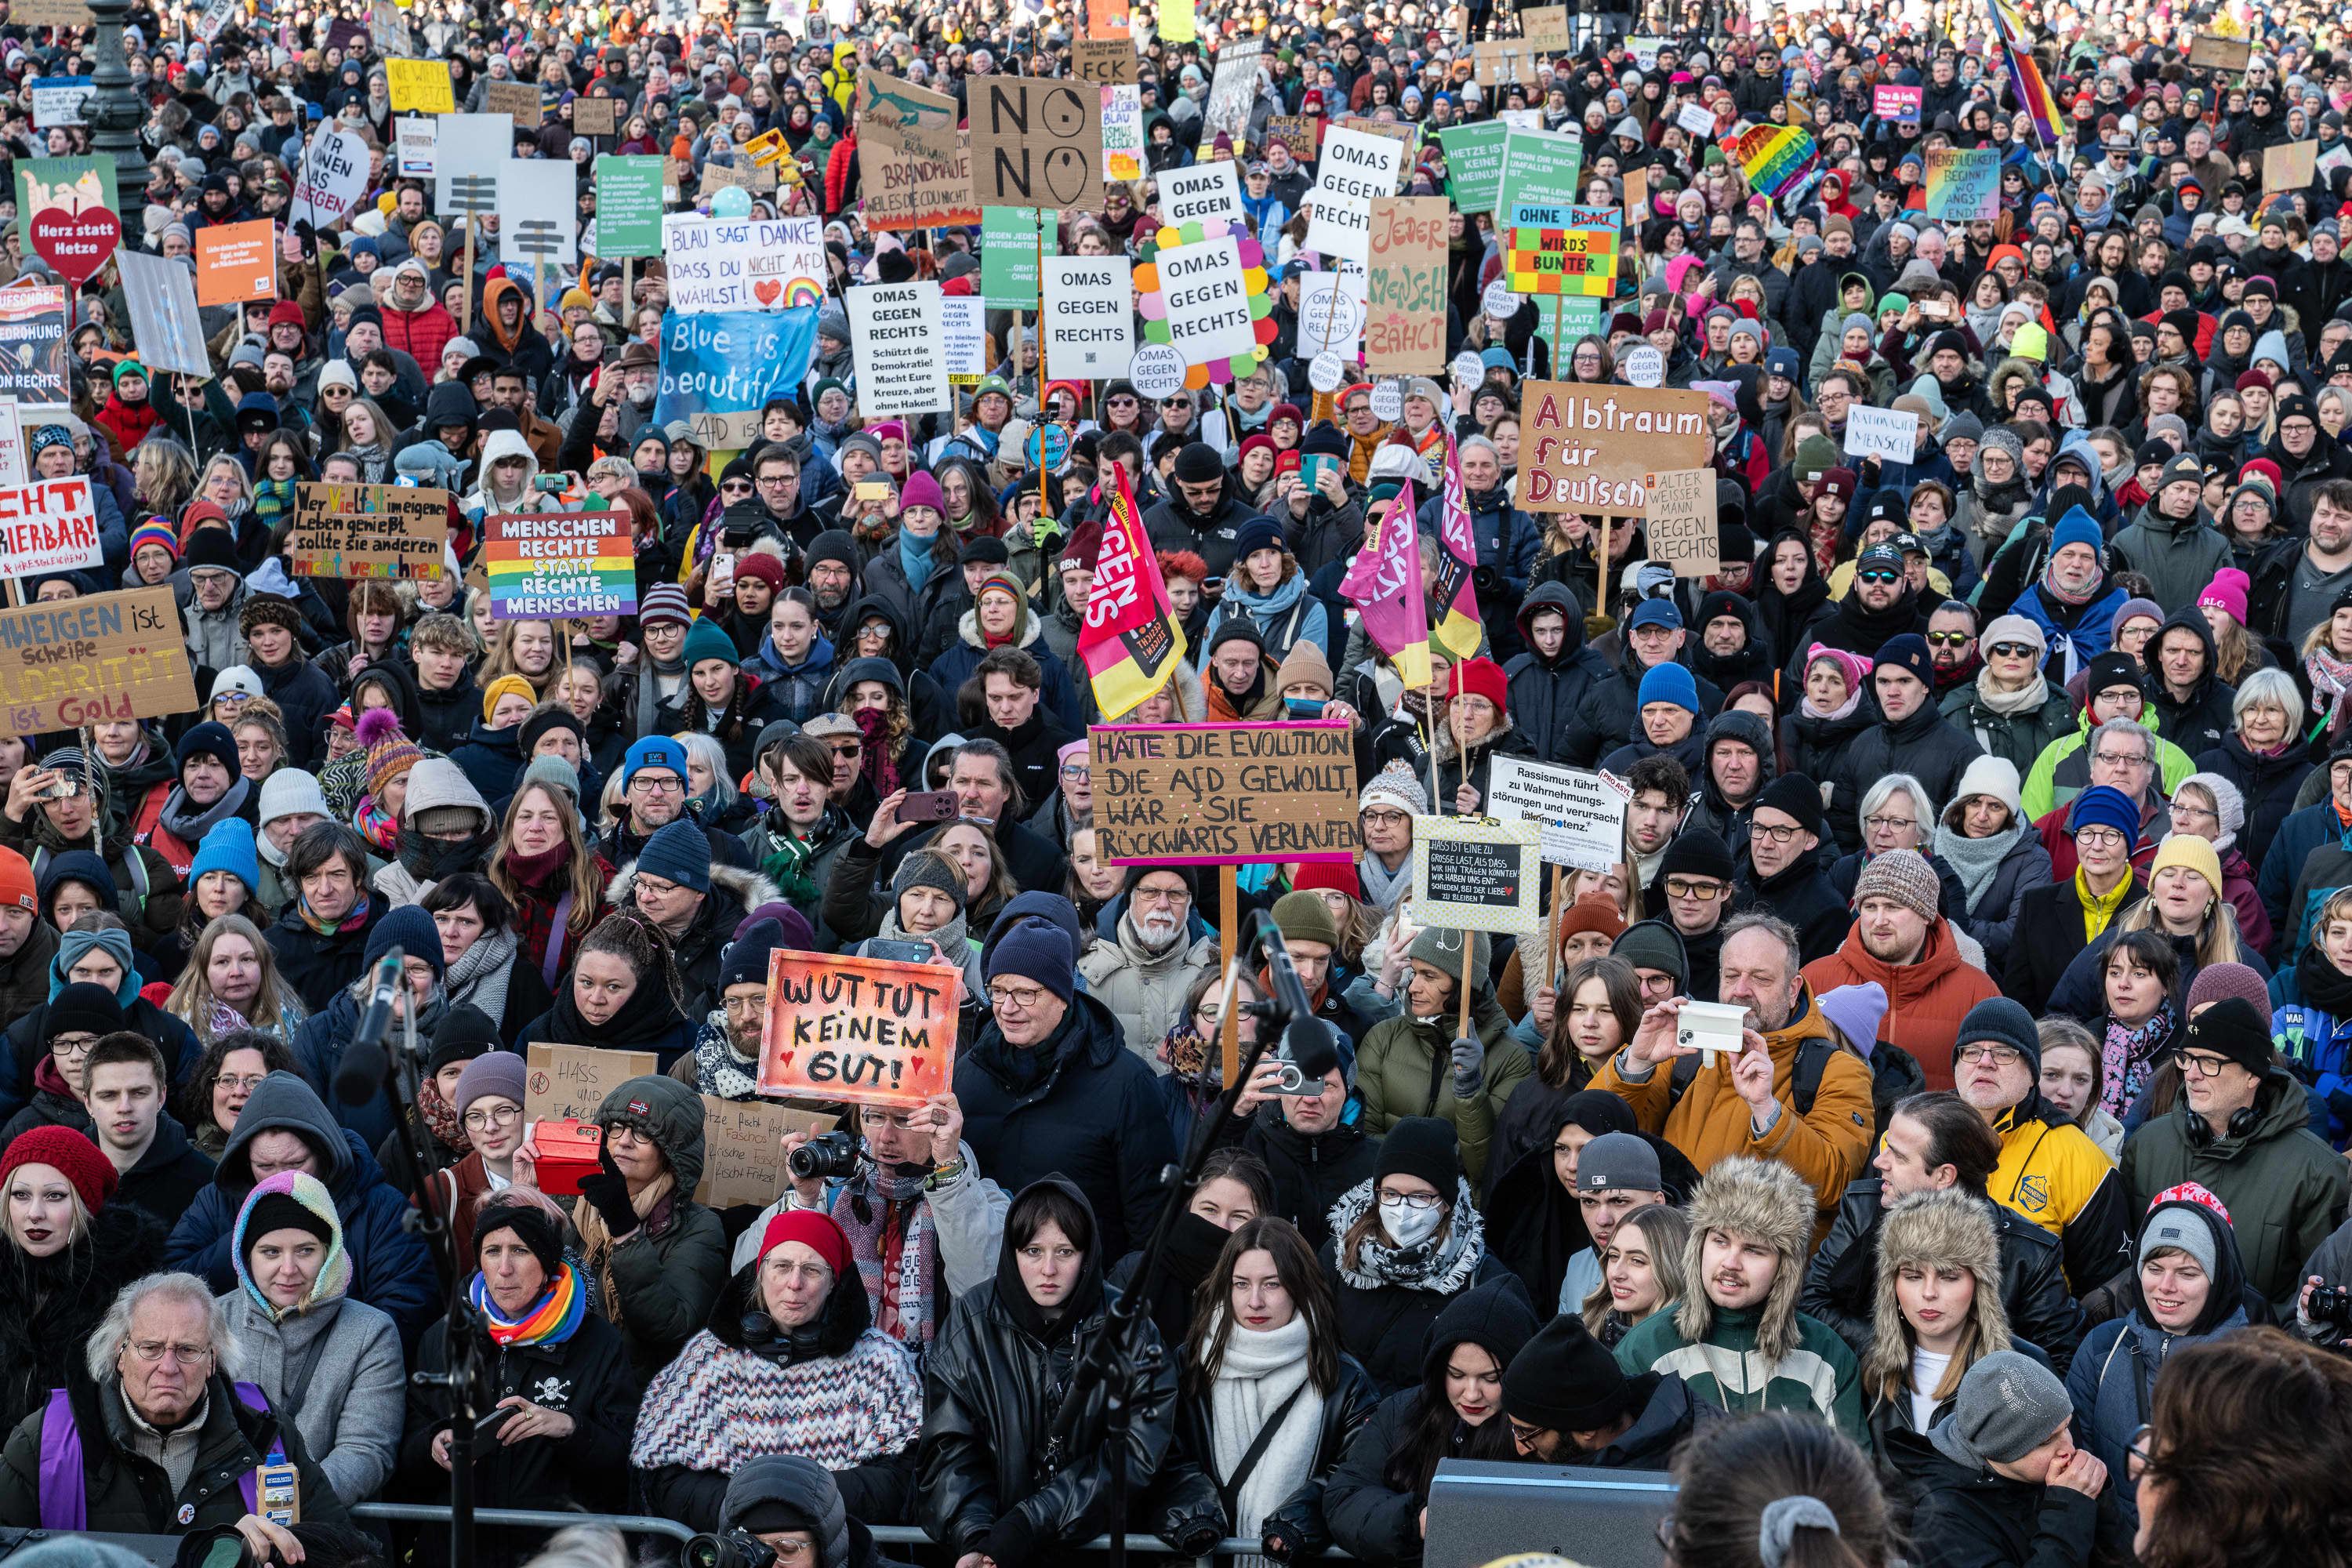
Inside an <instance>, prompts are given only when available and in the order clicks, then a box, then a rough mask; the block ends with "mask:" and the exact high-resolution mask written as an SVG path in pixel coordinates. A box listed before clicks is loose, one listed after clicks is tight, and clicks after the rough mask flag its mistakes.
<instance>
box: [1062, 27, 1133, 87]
mask: <svg viewBox="0 0 2352 1568" xmlns="http://www.w3.org/2000/svg"><path fill="white" fill-rule="evenodd" d="M1136 65H1137V60H1136V58H1135V46H1134V45H1133V44H1131V43H1129V42H1128V41H1127V40H1126V39H1125V38H1078V39H1076V40H1074V41H1073V42H1072V43H1071V45H1070V74H1071V75H1073V76H1075V77H1076V78H1077V79H1079V80H1080V81H1090V82H1095V83H1097V84H1098V85H1100V86H1104V87H1131V86H1133V85H1134V83H1135V82H1136V80H1137V77H1136V69H1135V68H1136Z"/></svg>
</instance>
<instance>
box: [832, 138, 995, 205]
mask: <svg viewBox="0 0 2352 1568" xmlns="http://www.w3.org/2000/svg"><path fill="white" fill-rule="evenodd" d="M898 142H899V148H898V151H897V152H892V151H891V150H890V148H889V147H888V145H887V144H886V143H884V142H876V144H875V147H874V150H873V152H872V153H866V151H865V150H864V149H862V148H861V149H860V150H859V154H858V168H859V184H860V185H861V187H862V188H863V190H864V192H865V196H866V226H867V227H869V228H882V229H910V228H935V227H938V226H941V225H945V224H969V223H977V222H979V221H980V212H981V207H980V204H978V203H977V202H975V201H973V200H972V193H971V132H964V131H929V130H920V129H917V128H914V127H908V126H902V127H900V128H899V132H898Z"/></svg>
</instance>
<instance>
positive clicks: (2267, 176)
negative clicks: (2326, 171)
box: [2263, 142, 2319, 191]
mask: <svg viewBox="0 0 2352 1568" xmlns="http://www.w3.org/2000/svg"><path fill="white" fill-rule="evenodd" d="M2318 159H2319V143H2318V142H2284V143H2283V144H2281V145H2279V146H2276V147H2265V148H2263V190H2265V191H2293V190H2299V189H2301V188H2302V187H2303V186H2305V185H2307V184H2311V179H2312V172H2313V170H2314V169H2315V168H2316V167H2317V166H2318Z"/></svg>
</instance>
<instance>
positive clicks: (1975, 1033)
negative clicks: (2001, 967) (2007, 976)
mask: <svg viewBox="0 0 2352 1568" xmlns="http://www.w3.org/2000/svg"><path fill="white" fill-rule="evenodd" d="M1988 1043H1990V1044H1992V1045H1996V1046H2008V1047H2012V1048H2013V1049H2015V1050H2018V1051H2021V1052H2022V1053H2023V1054H2024V1057H2025V1060H2026V1063H2027V1065H2028V1066H2029V1067H2031V1068H2032V1069H2033V1076H2034V1078H2036V1079H2039V1078H2041V1076H2042V1034H2041V1031H2040V1030H2038V1029H2036V1028H2035V1027H2034V1026H2033V1015H2032V1014H2031V1013H2029V1012H2027V1011H2026V1010H2025V1005H2024V1004H2023V1003H2021V1002H2016V1001H2012V1000H2011V998H2009V997H2007V996H1988V997H1986V998H1985V999H1984V1000H1983V1001H1981V1002H1979V1003H1978V1004H1977V1005H1975V1006H1973V1007H1971V1008H1969V1011H1968V1016H1966V1017H1964V1018H1962V1019H1961V1020H1960V1032H1959V1033H1958V1035H1955V1036H1954V1037H1952V1065H1953V1066H1954V1067H1955V1068H1957V1067H1958V1066H1959V1064H1960V1051H1961V1049H1962V1048H1963V1047H1968V1046H1977V1045H1985V1044H1988Z"/></svg>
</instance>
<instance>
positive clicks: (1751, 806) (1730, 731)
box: [1683, 709, 1780, 863]
mask: <svg viewBox="0 0 2352 1568" xmlns="http://www.w3.org/2000/svg"><path fill="white" fill-rule="evenodd" d="M1717 741H1739V742H1745V743H1746V744H1747V747H1748V750H1749V751H1751V752H1755V753H1756V785H1755V787H1754V788H1753V789H1751V790H1750V791H1749V792H1748V798H1747V799H1746V800H1744V801H1742V802H1740V803H1739V804H1738V805H1733V804H1732V803H1731V802H1730V801H1729V800H1727V799H1726V798H1724V794H1723V791H1722V790H1721V789H1720V788H1719V787H1717V784H1716V781H1715V769H1714V768H1713V767H1712V766H1710V765H1708V763H1709V762H1710V760H1711V759H1712V758H1713V757H1714V755H1715V743H1716V742H1717ZM1705 744H1706V750H1705V751H1704V752H1701V753H1700V758H1699V762H1700V766H1699V771H1698V772H1697V773H1696V774H1694V775H1693V776H1692V778H1691V789H1692V791H1693V792H1694V793H1695V794H1696V795H1697V796H1698V798H1697V800H1696V801H1695V802H1693V803H1692V805H1691V809H1690V815H1689V816H1687V817H1685V819H1684V821H1683V830H1684V831H1685V832H1688V831H1689V830H1690V829H1691V828H1693V827H1704V828H1706V830H1707V831H1708V832H1710V833H1712V834H1714V835H1715V836H1716V837H1717V838H1720V839H1722V840H1723V842H1724V844H1725V846H1726V847H1728V848H1729V849H1730V851H1731V858H1732V860H1733V861H1734V862H1735V863H1736V862H1738V861H1740V860H1744V859H1746V858H1748V818H1749V816H1752V815H1753V814H1754V812H1755V809H1756V797H1757V796H1758V795H1761V794H1763V793H1764V786H1765V785H1766V784H1770V783H1771V782H1772V781H1773V779H1775V778H1777V777H1778V776H1779V775H1780V755H1779V748H1778V747H1776V746H1774V745H1773V743H1772V727H1771V726H1770V725H1769V724H1767V723H1765V722H1764V721H1763V720H1761V719H1759V718H1758V717H1757V716H1756V715H1755V714H1753V713H1750V712H1748V710H1745V709H1735V710H1730V711H1727V712H1723V713H1718V714H1717V715H1716V716H1715V719H1714V721H1712V722H1711V723H1709V724H1708V725H1707V727H1706V742H1705Z"/></svg>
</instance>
